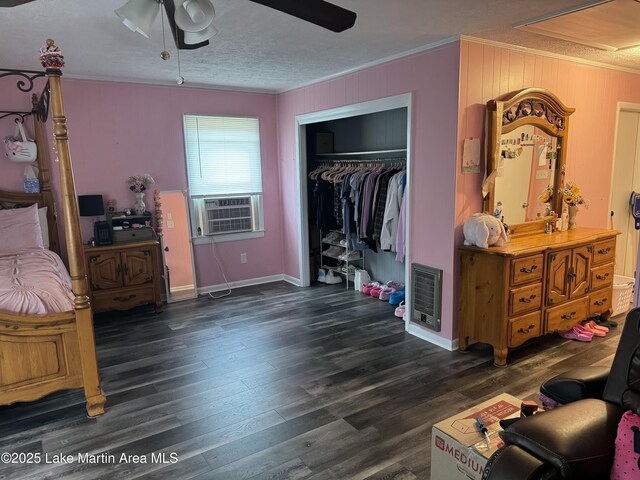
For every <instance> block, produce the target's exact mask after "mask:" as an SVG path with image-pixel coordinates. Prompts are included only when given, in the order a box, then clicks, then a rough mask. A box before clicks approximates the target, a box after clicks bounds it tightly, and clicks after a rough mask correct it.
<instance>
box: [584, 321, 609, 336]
mask: <svg viewBox="0 0 640 480" xmlns="http://www.w3.org/2000/svg"><path fill="white" fill-rule="evenodd" d="M584 326H585V327H587V328H589V329H592V330H600V331H602V332H604V333H609V329H608V328H607V327H605V326H604V325H598V324H597V323H596V322H594V321H593V320H590V321H588V322H586V323H585V324H584Z"/></svg>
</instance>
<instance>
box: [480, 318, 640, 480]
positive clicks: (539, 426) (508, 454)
mask: <svg viewBox="0 0 640 480" xmlns="http://www.w3.org/2000/svg"><path fill="white" fill-rule="evenodd" d="M541 392H542V393H543V394H545V395H546V396H548V397H550V398H552V399H554V400H557V401H559V403H563V404H565V405H562V406H560V407H557V408H554V409H552V410H549V411H547V412H544V413H539V414H537V415H533V416H531V417H527V418H523V419H521V420H518V421H516V422H515V423H513V424H511V425H509V426H508V427H507V428H506V429H505V430H504V431H503V432H501V434H500V436H501V437H502V439H503V441H504V443H505V447H504V448H502V449H500V450H498V451H497V452H496V453H495V454H494V455H493V456H492V457H491V458H490V459H489V462H488V463H487V466H486V468H485V471H484V475H483V479H487V480H519V479H532V480H534V479H542V480H556V479H576V480H578V479H579V480H586V479H605V478H609V472H610V470H611V465H612V463H613V457H614V453H615V446H614V444H615V438H616V432H617V427H618V422H619V421H620V418H621V417H622V414H623V413H624V412H625V411H627V410H632V411H634V412H636V413H638V414H640V308H636V309H634V310H631V311H630V312H629V313H628V315H627V319H626V321H625V324H624V327H623V331H622V334H621V336H620V343H619V344H618V348H617V350H616V355H615V357H614V360H613V364H612V365H611V369H610V371H609V372H607V371H606V369H602V368H599V367H593V368H580V369H575V370H572V371H570V372H567V373H565V374H562V375H559V376H557V377H555V378H553V379H551V380H550V381H548V382H546V383H545V384H544V385H543V386H542V387H541Z"/></svg>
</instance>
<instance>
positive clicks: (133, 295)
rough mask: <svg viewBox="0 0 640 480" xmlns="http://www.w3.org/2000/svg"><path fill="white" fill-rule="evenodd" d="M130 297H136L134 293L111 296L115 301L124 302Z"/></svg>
mask: <svg viewBox="0 0 640 480" xmlns="http://www.w3.org/2000/svg"><path fill="white" fill-rule="evenodd" d="M132 298H136V294H135V293H132V294H131V295H127V296H126V297H113V299H114V300H115V301H116V302H126V301H127V300H131V299H132Z"/></svg>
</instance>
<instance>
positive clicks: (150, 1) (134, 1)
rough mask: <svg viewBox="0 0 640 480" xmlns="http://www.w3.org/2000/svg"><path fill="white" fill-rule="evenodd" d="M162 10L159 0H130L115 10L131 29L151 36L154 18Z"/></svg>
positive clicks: (145, 35) (147, 36)
mask: <svg viewBox="0 0 640 480" xmlns="http://www.w3.org/2000/svg"><path fill="white" fill-rule="evenodd" d="M158 12H160V4H159V3H158V2H157V0H129V1H128V2H127V3H125V4H124V5H123V6H122V7H120V8H118V9H117V10H116V11H115V14H116V15H118V17H120V18H121V19H122V23H123V24H124V25H125V26H126V27H127V28H128V29H129V30H131V31H133V32H138V33H139V34H140V35H142V36H144V37H146V38H149V32H150V31H151V26H152V25H153V22H154V20H155V19H156V17H157V16H158Z"/></svg>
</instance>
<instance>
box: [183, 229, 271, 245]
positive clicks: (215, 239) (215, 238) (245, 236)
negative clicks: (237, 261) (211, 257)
mask: <svg viewBox="0 0 640 480" xmlns="http://www.w3.org/2000/svg"><path fill="white" fill-rule="evenodd" d="M262 237H264V230H257V231H255V232H242V233H228V234H226V235H211V236H206V237H193V238H192V239H191V242H192V243H193V244H194V245H204V244H208V243H222V242H236V241H238V240H250V239H252V238H262Z"/></svg>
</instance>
